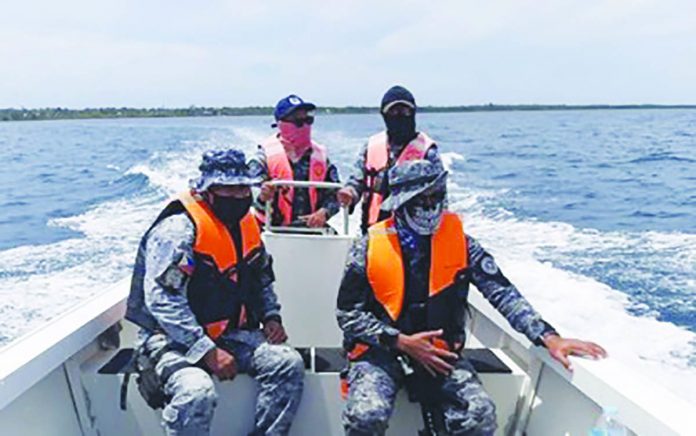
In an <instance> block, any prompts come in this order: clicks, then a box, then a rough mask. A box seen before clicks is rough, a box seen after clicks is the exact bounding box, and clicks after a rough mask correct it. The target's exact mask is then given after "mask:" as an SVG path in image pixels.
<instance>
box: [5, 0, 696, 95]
mask: <svg viewBox="0 0 696 436" xmlns="http://www.w3.org/2000/svg"><path fill="white" fill-rule="evenodd" d="M694 40H696V4H694V3H693V2H691V1H687V0H664V1H657V0H632V1H629V0H566V1H562V2H561V1H552V0H495V1H487V2H480V1H471V0H466V1H454V0H443V1H431V2H425V1H415V0H402V1H394V0H389V1H381V2H369V1H366V0H358V1H351V2H343V1H319V0H313V1H305V2H302V1H298V2H292V3H291V2H270V1H256V2H242V1H222V0H217V1H208V2H195V3H194V2H182V1H178V2H177V1H174V2H172V1H168V2H165V1H163V0H154V1H152V0H151V1H147V2H136V1H134V0H122V1H118V2H117V1H102V2H92V1H86V0H68V1H63V2H48V1H33V2H25V3H20V2H13V3H10V4H8V5H5V6H4V10H3V14H2V16H0V107H3V106H20V105H24V106H29V107H33V106H46V105H51V106H55V105H64V106H65V105H67V106H88V105H139V106H153V105H167V106H174V105H177V106H181V105H188V104H215V105H220V104H230V105H243V104H270V103H272V102H274V101H275V100H277V98H278V97H279V96H280V95H283V94H285V93H286V92H290V91H289V90H295V91H296V92H303V93H306V94H307V95H310V96H312V98H313V99H315V100H317V101H319V102H325V103H326V104H375V102H376V101H377V100H378V98H379V96H380V95H381V92H383V90H384V89H385V88H386V87H387V86H389V85H391V84H393V83H397V82H398V83H404V84H406V85H407V86H410V87H412V88H413V89H414V91H415V92H417V93H423V94H422V96H420V95H417V96H419V97H420V98H419V100H421V101H424V102H426V103H428V104H466V103H485V102H488V101H494V102H568V103H574V102H577V103H589V102H614V103H621V102H628V101H631V102H633V101H636V102H638V101H654V102H694V101H696V81H694V80H693V79H694V77H693V73H692V72H693V71H696V60H694V59H696V56H694V50H696V48H694V44H693V41H694ZM269 102H270V103H269Z"/></svg>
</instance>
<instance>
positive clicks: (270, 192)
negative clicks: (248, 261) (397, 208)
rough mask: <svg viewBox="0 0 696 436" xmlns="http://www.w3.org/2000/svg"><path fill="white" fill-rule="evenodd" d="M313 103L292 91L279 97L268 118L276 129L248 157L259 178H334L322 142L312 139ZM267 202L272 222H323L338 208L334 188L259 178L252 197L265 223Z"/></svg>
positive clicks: (310, 224) (319, 224)
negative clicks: (273, 182)
mask: <svg viewBox="0 0 696 436" xmlns="http://www.w3.org/2000/svg"><path fill="white" fill-rule="evenodd" d="M315 109H316V106H315V105H314V104H312V103H309V102H305V101H304V100H302V99H301V98H300V97H298V96H296V95H289V96H287V97H285V98H283V99H281V100H280V101H279V102H278V104H277V105H276V107H275V110H274V113H273V115H274V117H275V120H276V122H275V124H274V125H273V126H275V127H277V128H278V131H277V132H276V133H274V134H273V135H271V136H269V137H268V138H266V139H265V140H264V141H263V143H262V144H261V145H259V147H258V151H257V153H256V156H255V157H254V158H253V159H252V160H251V161H250V162H249V166H250V167H251V171H252V173H253V174H255V175H258V176H260V177H262V178H263V179H264V180H276V179H280V180H301V181H317V182H336V183H338V182H339V177H338V170H337V169H336V166H335V165H333V164H332V163H331V162H330V161H329V158H328V154H327V150H326V147H324V146H323V145H321V144H318V143H316V142H315V141H313V140H312V124H313V123H314V110H315ZM267 201H273V216H272V219H271V223H272V225H275V226H277V225H282V226H302V227H305V226H306V227H324V226H326V223H327V221H328V220H329V218H330V217H332V216H333V215H335V214H336V212H338V210H339V209H340V206H339V204H338V201H337V200H336V191H335V190H327V189H316V188H309V189H307V188H292V187H281V188H278V189H275V187H273V186H271V185H270V184H267V183H264V184H263V185H262V187H261V190H260V192H259V194H258V196H257V197H256V203H255V205H254V206H255V210H256V216H257V217H258V218H259V219H260V220H261V221H262V222H265V220H266V216H265V204H266V202H267Z"/></svg>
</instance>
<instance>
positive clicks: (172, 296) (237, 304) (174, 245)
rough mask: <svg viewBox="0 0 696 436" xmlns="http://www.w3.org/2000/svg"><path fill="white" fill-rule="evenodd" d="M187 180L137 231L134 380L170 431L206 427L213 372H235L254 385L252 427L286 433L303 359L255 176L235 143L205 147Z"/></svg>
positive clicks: (131, 315)
mask: <svg viewBox="0 0 696 436" xmlns="http://www.w3.org/2000/svg"><path fill="white" fill-rule="evenodd" d="M200 171H201V175H200V177H199V178H197V179H195V180H193V181H192V182H191V190H190V191H188V192H186V193H184V194H182V195H181V196H180V197H179V198H178V199H176V200H174V201H172V202H171V203H170V204H169V205H168V206H167V207H166V208H165V209H164V210H163V211H162V212H161V213H160V215H159V217H157V219H156V220H155V222H154V224H153V225H152V226H151V227H150V229H149V230H148V231H147V232H146V233H145V236H143V238H142V240H141V243H140V246H139V248H138V255H137V258H136V261H135V267H134V271H133V278H132V283H131V292H130V295H129V297H128V304H127V310H126V318H127V319H128V320H130V321H131V322H134V323H135V324H137V325H139V326H140V327H141V330H140V333H139V346H138V347H137V354H136V356H137V357H136V366H137V371H138V388H139V390H140V392H141V393H142V394H143V397H144V398H145V400H146V401H147V402H148V404H149V405H150V406H151V407H153V408H160V407H163V412H162V421H163V425H164V427H165V429H166V431H167V434H168V435H207V434H209V431H210V423H211V421H212V418H213V412H214V409H215V404H216V394H215V387H214V385H213V381H212V379H211V375H212V374H214V375H216V376H217V377H218V379H220V380H231V379H233V378H234V377H235V376H236V374H237V373H238V372H243V373H248V374H250V375H253V377H254V378H255V379H256V380H259V381H262V382H260V383H259V386H258V397H257V401H256V413H255V427H254V433H253V434H287V433H288V432H289V430H290V425H291V423H292V420H293V417H294V415H295V412H296V411H297V407H298V405H299V402H300V398H301V396H302V387H303V378H304V364H303V361H302V358H301V357H300V355H299V354H298V353H297V352H296V351H295V350H294V349H293V348H291V347H289V346H288V345H285V344H284V342H285V341H286V340H287V335H286V333H285V330H284V328H283V325H282V320H281V317H280V305H279V304H278V299H277V297H276V294H275V292H274V291H273V281H274V276H273V270H272V267H271V265H272V261H271V257H270V255H269V254H268V253H267V252H266V250H265V248H264V245H263V242H262V241H261V234H260V230H259V226H258V223H257V221H256V218H254V217H253V215H252V214H251V213H250V211H249V210H250V206H251V202H252V200H251V189H250V187H251V186H252V185H254V184H257V183H258V182H259V180H258V178H256V177H252V176H251V175H250V173H249V168H248V166H247V163H246V159H245V157H244V153H242V152H240V151H237V150H224V151H223V150H221V151H210V152H206V153H205V154H204V155H203V162H202V163H201V165H200Z"/></svg>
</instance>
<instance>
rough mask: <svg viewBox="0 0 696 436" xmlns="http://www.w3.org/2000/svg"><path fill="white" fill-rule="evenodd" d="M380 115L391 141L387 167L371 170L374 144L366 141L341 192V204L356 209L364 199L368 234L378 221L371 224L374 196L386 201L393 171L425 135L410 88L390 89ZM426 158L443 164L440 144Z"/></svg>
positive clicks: (364, 227)
mask: <svg viewBox="0 0 696 436" xmlns="http://www.w3.org/2000/svg"><path fill="white" fill-rule="evenodd" d="M380 113H381V115H382V119H383V121H384V125H385V128H386V136H387V140H388V147H387V152H388V157H387V162H386V165H385V167H384V168H383V169H381V170H379V171H378V172H374V171H372V170H371V169H370V168H369V167H370V164H369V162H368V148H369V147H370V141H368V142H366V143H365V145H363V147H362V148H361V149H360V151H359V152H358V156H357V158H356V160H355V163H354V164H353V169H352V173H351V174H350V176H349V178H348V180H347V181H346V183H345V186H344V187H343V188H341V189H340V190H339V191H338V193H337V198H338V200H339V202H340V203H341V205H343V206H346V207H355V205H357V203H358V202H359V201H360V199H361V198H362V199H363V204H362V220H361V229H362V231H363V233H365V232H366V231H367V228H368V227H369V225H371V224H374V222H368V221H369V206H370V201H371V197H372V196H373V195H375V194H380V195H382V196H383V197H384V198H385V199H386V198H387V197H388V196H389V183H388V180H387V177H386V176H387V173H388V171H389V169H390V168H392V167H393V166H394V165H395V164H396V163H397V161H398V160H399V159H400V158H404V157H406V156H403V157H402V154H403V153H404V151H405V150H406V148H407V146H408V144H409V143H410V142H411V141H412V140H414V138H417V137H418V136H419V135H423V133H421V132H419V131H417V130H416V100H415V98H414V97H413V94H411V92H410V91H409V90H408V89H406V88H404V87H402V86H398V85H397V86H392V87H391V88H389V89H388V90H387V92H386V93H385V94H384V96H383V97H382V102H381V104H380ZM371 139H372V138H371ZM422 159H426V160H428V161H430V162H432V163H434V164H436V165H440V166H441V165H442V161H441V159H440V154H439V152H438V149H437V145H436V144H434V143H433V144H432V145H430V146H428V147H427V149H426V150H425V152H424V155H423V157H422ZM373 172H374V173H373ZM389 215H390V214H389V212H387V211H382V212H381V213H380V214H379V218H378V220H382V219H385V218H387V217H388V216H389Z"/></svg>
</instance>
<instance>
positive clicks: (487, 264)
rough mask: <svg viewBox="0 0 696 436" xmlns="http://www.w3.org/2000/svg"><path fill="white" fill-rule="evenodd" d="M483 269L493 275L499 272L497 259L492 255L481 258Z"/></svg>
mask: <svg viewBox="0 0 696 436" xmlns="http://www.w3.org/2000/svg"><path fill="white" fill-rule="evenodd" d="M481 269H482V270H483V272H485V273H486V274H488V275H492V276H493V275H496V274H498V265H496V263H495V261H494V260H493V258H492V257H490V256H486V257H484V258H483V259H481Z"/></svg>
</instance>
